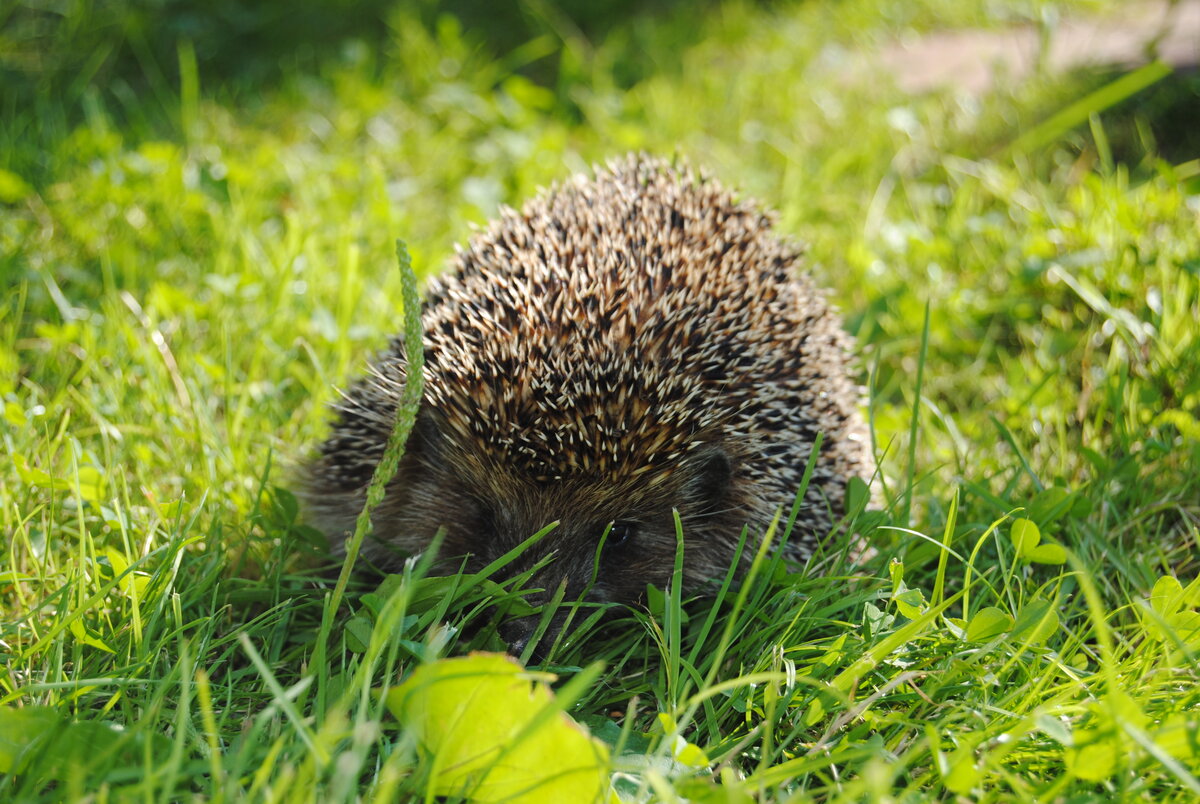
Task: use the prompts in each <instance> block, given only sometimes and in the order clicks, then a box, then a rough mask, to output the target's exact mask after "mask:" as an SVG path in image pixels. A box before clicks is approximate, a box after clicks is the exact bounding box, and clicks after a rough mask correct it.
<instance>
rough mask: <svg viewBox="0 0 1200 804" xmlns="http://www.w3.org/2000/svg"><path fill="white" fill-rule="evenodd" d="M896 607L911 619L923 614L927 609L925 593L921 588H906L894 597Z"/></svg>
mask: <svg viewBox="0 0 1200 804" xmlns="http://www.w3.org/2000/svg"><path fill="white" fill-rule="evenodd" d="M894 600H895V601H896V608H897V609H899V610H900V613H901V614H903V615H904V616H905V617H907V618H908V619H910V620H915V619H916V618H917V617H920V616H921V612H922V611H924V610H925V595H924V594H923V593H922V592H921V590H920V589H905V590H904V591H903V592H901V593H900V594H898V595H896V597H895V598H894Z"/></svg>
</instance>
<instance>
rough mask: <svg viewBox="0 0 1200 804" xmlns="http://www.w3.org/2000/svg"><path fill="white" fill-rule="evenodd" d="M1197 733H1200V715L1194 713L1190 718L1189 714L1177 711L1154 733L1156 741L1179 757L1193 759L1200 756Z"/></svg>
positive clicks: (1172, 754) (1169, 752)
mask: <svg viewBox="0 0 1200 804" xmlns="http://www.w3.org/2000/svg"><path fill="white" fill-rule="evenodd" d="M1197 734H1200V717H1197V716H1196V715H1194V714H1193V715H1191V716H1190V718H1189V715H1185V714H1184V713H1182V712H1176V713H1175V714H1173V715H1169V716H1168V717H1167V718H1166V719H1165V720H1163V723H1162V726H1160V727H1159V729H1158V731H1157V732H1156V733H1155V734H1154V741H1155V742H1156V743H1158V744H1159V745H1160V746H1161V747H1162V749H1163V750H1164V751H1166V752H1167V753H1168V754H1170V755H1171V756H1173V757H1175V758H1177V759H1191V758H1197V757H1200V750H1197V741H1196V735H1197Z"/></svg>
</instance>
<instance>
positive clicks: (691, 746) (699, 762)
mask: <svg viewBox="0 0 1200 804" xmlns="http://www.w3.org/2000/svg"><path fill="white" fill-rule="evenodd" d="M671 753H672V754H673V755H674V756H675V761H677V762H679V763H680V764H681V765H687V766H688V767H689V768H707V767H708V766H709V765H710V764H711V762H710V761H709V759H708V756H707V755H706V754H705V753H704V749H703V748H701V747H700V746H698V745H696V744H695V743H689V742H688V741H687V740H685V739H684V738H683V736H682V735H679V734H676V735H675V739H674V741H672V743H671Z"/></svg>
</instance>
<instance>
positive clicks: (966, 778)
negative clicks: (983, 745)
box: [943, 746, 983, 795]
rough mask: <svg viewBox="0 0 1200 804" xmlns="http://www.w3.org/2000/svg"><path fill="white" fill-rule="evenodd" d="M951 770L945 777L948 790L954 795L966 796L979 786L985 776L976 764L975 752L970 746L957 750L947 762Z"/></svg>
mask: <svg viewBox="0 0 1200 804" xmlns="http://www.w3.org/2000/svg"><path fill="white" fill-rule="evenodd" d="M947 765H949V769H948V770H947V772H946V774H945V776H944V777H943V779H944V781H945V782H946V789H947V790H949V791H950V792H952V793H958V794H959V795H966V794H967V793H970V792H971V790H972V789H973V788H974V787H975V786H976V785H978V784H979V782H980V780H981V779H982V778H983V774H982V773H981V772H980V771H979V767H978V766H977V765H976V764H975V751H974V749H973V748H971V747H970V746H962V747H960V748H959V749H957V750H956V751H955V752H954V753H953V754H952V755H951V756H950V759H949V761H948V762H947Z"/></svg>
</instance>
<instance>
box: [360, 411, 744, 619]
mask: <svg viewBox="0 0 1200 804" xmlns="http://www.w3.org/2000/svg"><path fill="white" fill-rule="evenodd" d="M445 432H446V430H445V428H444V427H438V426H435V425H433V424H425V425H424V426H422V427H420V428H419V433H418V439H419V441H418V443H417V444H416V445H415V451H414V453H413V454H412V455H410V456H409V457H408V458H406V461H407V460H409V458H411V459H412V461H413V463H414V464H417V465H411V464H410V465H409V466H408V467H406V468H407V470H408V471H404V472H402V474H403V475H404V476H405V478H404V479H403V480H402V483H401V484H399V486H398V488H397V493H396V494H393V495H389V496H391V497H395V498H397V500H396V505H395V508H394V509H392V510H394V512H395V514H396V515H397V517H396V518H395V519H392V518H391V517H388V518H385V519H384V520H382V522H381V526H382V527H381V528H380V530H381V531H383V532H381V533H380V535H381V536H382V537H383V538H384V539H385V540H388V541H391V542H393V543H396V542H401V543H402V542H403V541H404V538H403V533H402V532H401V531H408V532H409V533H413V534H414V536H413V537H414V538H417V539H422V540H427V539H428V538H429V535H430V534H431V533H433V532H434V531H435V530H436V529H437V527H439V526H441V527H444V528H445V529H446V540H445V543H444V545H443V549H442V553H443V556H444V558H445V560H446V561H447V562H448V563H452V564H457V563H459V562H460V561H461V560H462V559H463V558H466V559H467V561H468V566H469V567H470V568H472V569H480V568H482V567H483V566H484V565H486V564H487V563H488V562H490V561H492V560H494V559H496V558H499V557H500V556H502V555H504V554H505V553H507V552H508V551H510V550H512V549H513V548H515V547H517V546H518V545H520V544H521V543H522V542H523V541H525V540H526V539H528V538H529V537H530V536H531V535H533V534H534V533H536V532H538V531H539V530H541V529H543V528H544V527H545V526H547V525H550V524H552V523H557V524H555V526H554V528H553V529H552V530H551V531H550V532H548V533H547V534H546V535H545V536H544V537H543V538H542V539H541V540H540V541H539V542H537V543H536V544H534V545H532V546H531V547H530V548H528V549H527V550H526V551H525V552H524V553H523V554H522V555H521V556H520V557H519V558H518V559H517V560H516V561H514V562H513V563H512V564H510V565H509V566H508V567H507V568H506V570H505V571H506V572H507V573H508V575H509V576H510V577H511V576H513V575H517V574H520V573H522V572H525V571H528V570H530V569H531V568H533V567H535V566H536V565H538V564H539V563H543V562H544V561H546V560H548V562H547V563H546V564H545V566H544V567H542V568H541V569H539V570H537V572H536V573H535V575H534V576H533V577H532V578H531V580H530V582H529V583H528V584H527V585H526V586H527V587H528V588H534V587H536V588H541V589H543V590H545V591H544V592H543V593H541V595H540V596H537V598H536V599H535V602H537V600H540V599H543V598H544V599H549V598H550V597H552V596H553V595H554V593H555V591H556V590H557V588H558V587H559V585H561V584H564V583H565V585H566V589H565V596H564V599H565V600H578V599H586V600H591V601H595V602H616V603H636V602H637V601H638V600H639V599H640V598H641V597H642V596H643V595H644V593H645V590H646V584H648V583H653V584H655V585H657V586H659V587H665V585H666V583H667V581H668V579H669V577H670V574H671V567H672V566H673V563H674V562H673V556H674V554H675V547H676V532H675V531H676V529H675V522H674V509H676V508H678V510H679V514H680V519H681V521H682V523H683V525H684V530H685V533H686V534H687V536H688V540H689V543H691V544H694V545H695V546H696V547H697V548H699V546H700V544H701V542H702V541H703V540H704V539H705V534H706V533H710V532H712V531H719V532H720V533H721V536H722V537H723V536H725V535H726V532H727V531H728V529H729V528H728V526H729V522H730V518H731V517H733V518H738V516H739V515H738V514H737V512H736V511H735V510H734V509H735V508H736V505H735V496H736V495H734V494H733V491H734V474H733V464H732V463H731V457H730V454H729V452H728V451H727V450H726V448H724V447H722V446H718V445H717V444H707V445H704V446H702V447H700V448H698V449H695V450H693V451H692V452H691V453H690V454H687V455H685V456H680V457H679V458H677V459H676V460H673V461H669V462H667V464H666V466H664V467H660V468H658V469H657V470H656V471H654V472H645V471H643V472H639V471H636V469H637V468H638V467H628V468H627V471H625V472H621V473H616V474H610V475H609V476H607V477H589V476H587V475H586V474H581V475H579V476H572V477H567V478H562V479H559V480H549V481H547V480H545V479H543V478H538V477H536V476H532V475H531V474H530V472H529V471H528V468H527V467H525V466H523V465H522V464H521V462H520V461H519V460H518V459H517V457H516V456H514V458H513V460H512V461H511V462H508V463H502V462H497V461H495V460H494V459H489V460H487V461H484V462H481V461H479V460H478V459H477V457H478V453H477V452H474V453H473V452H470V451H466V450H462V449H460V448H459V445H457V444H455V443H454V440H453V439H447V438H445V436H444V434H445ZM389 509H391V506H389ZM414 514H415V516H414ZM741 518H742V519H744V516H742V517H741ZM418 520H424V521H418ZM738 527H739V528H740V524H739V525H738ZM386 531H391V533H387V532H386ZM422 531H423V532H422ZM606 531H607V532H608V535H607V537H605V532H606ZM734 533H735V535H736V530H735V531H734ZM700 552H702V551H700V550H699V549H698V550H697V553H700ZM688 558H689V555H688V553H687V552H686V551H685V565H686V566H687V567H688V568H689V569H691V565H692V564H695V563H696V562H695V561H692V562H688V561H687V559H688ZM730 558H732V556H730ZM727 566H728V562H726V566H725V567H722V568H720V569H725V568H727ZM695 569H696V572H695V573H689V574H694V575H696V576H697V577H711V574H710V569H711V568H710V567H707V566H704V567H700V566H697V567H696V568H695Z"/></svg>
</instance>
